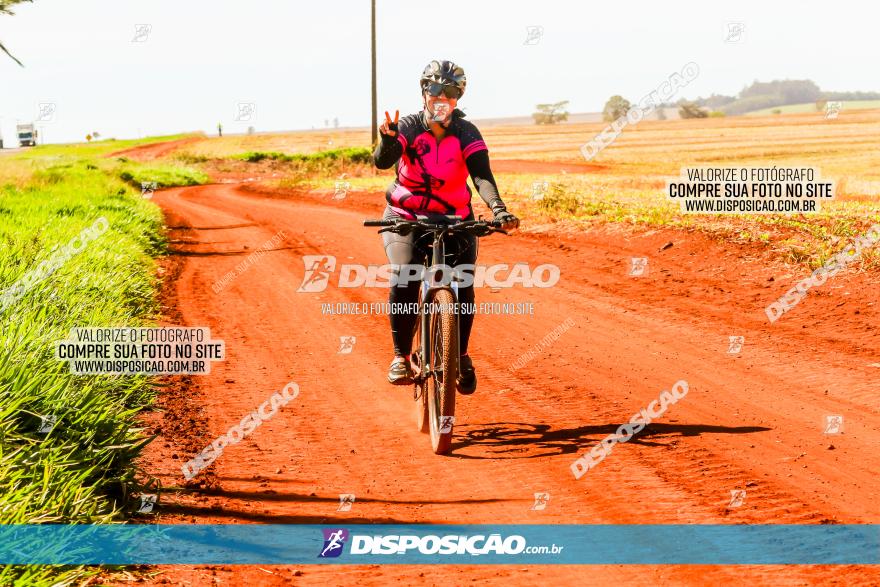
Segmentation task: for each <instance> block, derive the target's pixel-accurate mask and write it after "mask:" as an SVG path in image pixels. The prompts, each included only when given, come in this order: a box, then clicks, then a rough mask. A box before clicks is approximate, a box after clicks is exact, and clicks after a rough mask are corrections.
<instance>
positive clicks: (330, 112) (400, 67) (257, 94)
mask: <svg viewBox="0 0 880 587" xmlns="http://www.w3.org/2000/svg"><path fill="white" fill-rule="evenodd" d="M870 6H872V5H871V4H870V3H864V2H858V3H857V2H855V1H851V0H838V1H836V2H833V3H829V2H827V1H818V0H807V1H804V2H797V3H795V2H771V1H767V0H762V1H752V0H743V1H738V2H724V3H708V2H701V1H675V0H670V1H668V2H658V1H656V0H654V1H652V2H642V1H630V2H599V3H588V2H585V1H563V0H542V1H541V2H535V1H529V2H524V1H517V0H470V1H467V2H463V1H458V0H444V1H438V2H425V1H422V0H408V1H407V0H377V43H378V95H379V111H380V112H382V111H384V110H391V111H392V113H393V111H394V110H395V109H399V110H400V111H401V115H404V114H407V113H411V112H414V111H416V110H418V109H419V108H420V106H421V101H420V96H419V90H418V85H417V84H418V78H419V75H420V74H421V71H422V69H423V68H424V67H425V65H426V64H427V63H428V62H429V61H430V60H431V59H451V60H453V61H455V62H456V63H458V64H459V65H461V66H462V67H464V69H465V71H466V73H467V77H468V88H467V92H466V95H465V96H464V97H463V98H462V100H461V101H460V103H459V107H460V108H463V109H465V112H466V113H467V114H468V116H469V117H470V118H472V119H480V118H495V117H506V116H527V115H529V114H530V113H532V112H533V111H534V106H535V104H538V103H544V102H557V101H561V100H569V111H570V112H596V111H600V110H601V109H602V107H603V105H604V103H605V101H606V100H607V99H608V97H610V96H611V95H613V94H621V95H623V96H624V97H626V98H628V99H629V100H631V101H634V102H635V101H638V100H639V99H640V98H641V97H642V96H644V95H646V94H648V93H649V92H651V91H652V90H655V89H657V87H658V86H659V85H660V84H662V83H663V82H664V81H666V80H667V79H668V78H669V76H670V75H671V74H673V73H674V72H677V71H680V70H681V69H682V67H683V66H684V65H685V64H687V63H689V62H695V63H697V64H698V65H699V68H700V69H699V76H698V77H697V78H696V79H694V80H693V81H691V82H690V83H689V84H688V85H687V87H685V88H682V89H681V90H680V91H679V93H678V94H677V95H676V96H675V97H674V98H675V99H677V98H679V97H686V98H695V97H697V96H706V95H709V94H712V93H721V94H736V93H738V92H739V91H740V90H741V89H742V88H743V87H745V86H747V85H749V84H750V83H751V82H752V81H754V80H761V81H769V80H772V79H786V78H787V79H805V78H809V79H812V80H814V81H815V82H816V83H817V84H819V87H821V88H822V89H823V90H837V91H844V90H863V91H880V68H878V67H877V64H876V61H875V59H874V58H875V57H876V54H877V49H876V30H875V26H876V25H875V19H874V18H872V17H871V15H869V14H866V13H865V10H870ZM731 23H739V24H735V26H737V27H738V26H741V31H742V32H741V35H739V36H738V35H736V34H733V35H731V33H730V32H729V27H730V26H731ZM137 25H146V27H144V26H141V28H140V29H138V28H137ZM529 27H540V29H532V30H533V31H537V32H534V33H532V36H531V37H530V36H529V34H530V33H529ZM0 41H2V42H3V43H4V44H5V45H6V47H7V48H8V49H9V50H10V51H11V52H12V53H13V54H14V55H15V56H16V57H18V58H19V59H20V60H21V61H22V62H23V63H24V64H25V67H24V68H20V67H19V66H18V65H16V64H15V63H14V62H13V61H12V60H10V59H8V58H6V56H5V55H0V133H2V136H3V137H4V138H5V139H6V142H7V147H8V146H10V145H9V143H11V142H14V141H13V139H14V136H15V124H16V121H20V122H29V121H32V120H35V119H36V118H37V116H38V112H39V110H40V108H41V106H40V105H41V104H51V105H52V106H48V107H46V106H44V107H42V108H43V109H44V112H46V114H44V118H45V119H46V120H45V121H43V122H41V123H39V124H38V127H39V128H41V130H42V135H43V138H44V139H46V141H47V142H69V141H81V140H83V139H84V137H85V135H86V134H87V133H89V132H92V131H98V132H99V133H100V134H101V135H102V136H103V137H116V138H120V139H122V138H132V137H141V136H149V135H160V134H171V133H176V132H183V131H195V130H203V131H206V132H209V133H215V132H216V128H217V124H218V123H222V124H223V127H224V130H225V131H226V132H227V133H234V132H244V131H245V130H246V129H247V127H248V126H253V127H254V128H255V129H256V130H257V131H272V130H294V129H309V128H323V127H324V125H325V121H330V124H331V125H332V121H333V119H334V118H336V119H338V121H339V125H340V126H368V125H369V124H370V107H371V106H370V2H369V1H368V0H321V1H318V2H300V1H298V0H247V1H246V2H241V1H237V2H232V1H229V0H173V1H172V0H149V1H143V2H131V1H125V0H122V1H121V0H77V1H72V0H35V2H34V3H33V4H24V5H19V6H18V7H17V8H16V15H15V16H11V17H10V16H0ZM240 104H245V106H239V105H240ZM46 108H48V109H49V110H46ZM242 109H243V110H242ZM49 112H51V114H49ZM240 113H243V114H240ZM248 113H249V115H250V118H249V120H248V119H247V118H248ZM236 118H244V119H246V120H236Z"/></svg>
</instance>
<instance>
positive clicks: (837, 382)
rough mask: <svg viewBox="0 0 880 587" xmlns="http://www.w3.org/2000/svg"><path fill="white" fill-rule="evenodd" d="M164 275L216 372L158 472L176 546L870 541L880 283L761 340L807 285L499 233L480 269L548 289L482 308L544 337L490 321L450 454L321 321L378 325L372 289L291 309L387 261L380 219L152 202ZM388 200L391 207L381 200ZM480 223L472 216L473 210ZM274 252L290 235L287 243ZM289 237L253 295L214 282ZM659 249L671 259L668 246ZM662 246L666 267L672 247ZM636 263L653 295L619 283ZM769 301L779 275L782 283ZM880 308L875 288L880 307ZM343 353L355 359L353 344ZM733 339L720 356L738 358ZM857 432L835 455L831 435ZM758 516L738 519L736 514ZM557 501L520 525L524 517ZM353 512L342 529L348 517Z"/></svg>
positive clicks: (363, 348) (193, 578)
mask: <svg viewBox="0 0 880 587" xmlns="http://www.w3.org/2000/svg"><path fill="white" fill-rule="evenodd" d="M155 199H156V201H157V203H158V204H159V205H160V206H161V207H162V208H163V209H164V210H165V212H166V215H167V220H168V225H169V226H170V227H171V232H170V238H171V243H172V248H173V249H174V250H175V251H176V252H177V255H176V261H175V264H174V265H173V267H172V269H171V270H170V271H171V274H172V278H173V279H170V280H169V282H168V288H169V289H168V291H167V292H166V293H167V296H168V297H167V298H166V303H167V304H168V305H169V308H168V316H169V322H172V323H177V324H185V325H190V326H208V327H210V328H211V332H212V336H213V337H214V338H219V339H223V340H224V341H225V343H226V353H227V359H226V361H225V362H221V363H214V366H213V368H212V372H211V374H210V375H206V376H202V377H193V378H192V381H191V385H189V386H185V387H178V388H174V389H172V390H171V391H170V392H169V394H168V395H166V396H165V398H164V399H163V402H164V403H163V407H164V409H165V410H167V411H166V412H165V413H164V416H163V415H161V414H160V413H154V414H152V415H151V416H150V417H149V418H148V422H149V425H150V427H151V428H152V429H153V430H157V431H159V433H160V438H159V439H158V440H157V441H156V442H154V443H153V444H152V445H151V446H150V447H148V451H147V455H146V461H147V462H146V463H144V464H145V466H146V467H147V469H148V470H149V471H151V472H152V473H153V474H155V475H156V476H157V477H159V478H160V479H161V480H162V483H163V485H164V486H165V487H166V493H164V494H163V495H162V499H161V507H160V509H159V510H158V511H159V515H158V520H159V521H160V522H162V523H193V522H197V523H320V524H328V525H329V524H341V525H350V524H357V523H407V522H419V523H489V524H491V523H551V524H553V523H559V524H562V523H584V524H598V523H616V524H644V523H695V524H700V523H731V524H742V523H816V524H819V523H878V522H880V510H878V504H877V500H876V497H875V494H876V486H877V482H876V471H877V464H876V458H877V454H878V448H880V426H878V405H880V389H878V386H877V383H876V381H877V376H878V374H880V370H878V367H880V358H878V357H877V355H876V349H877V348H878V344H877V343H878V334H877V330H876V325H877V323H878V322H877V305H876V304H875V303H874V302H875V301H876V299H877V297H876V294H874V293H871V292H872V289H873V288H875V287H876V285H877V280H876V278H869V277H865V276H851V275H839V276H837V277H835V278H833V279H830V280H829V281H828V282H827V283H826V284H825V285H823V286H822V287H820V288H816V290H817V291H816V293H815V294H814V293H813V292H811V294H810V295H809V296H808V297H807V298H806V299H805V300H803V301H802V302H801V303H800V305H798V306H797V307H796V308H795V309H794V310H792V311H791V312H790V313H788V314H787V315H785V316H783V317H782V318H781V319H780V320H779V321H778V322H777V323H775V324H773V325H770V324H769V323H768V321H767V319H766V317H765V315H764V311H763V308H764V306H766V305H767V304H768V303H769V302H770V301H773V300H775V299H776V298H777V297H779V296H780V295H782V293H784V291H785V290H787V289H788V288H789V287H792V284H793V283H794V282H796V281H797V280H798V279H800V278H801V276H802V274H803V273H804V271H803V270H797V269H792V268H786V267H784V266H781V265H772V264H769V263H768V262H767V261H766V260H765V259H763V258H762V255H761V253H760V252H755V251H743V250H739V249H735V248H733V247H726V248H722V247H721V246H720V245H719V244H717V243H714V242H712V241H709V240H707V239H705V238H704V237H702V236H700V235H698V234H688V233H682V232H676V231H655V232H652V233H649V234H645V235H638V236H637V235H631V234H629V233H626V232H622V231H619V230H612V229H603V230H596V231H592V232H589V233H586V234H584V233H578V234H574V233H572V234H569V235H564V234H559V232H558V231H557V232H555V233H554V234H553V235H552V236H549V235H547V234H539V233H530V234H522V233H521V234H518V235H515V236H510V237H503V236H493V237H490V238H487V239H483V240H482V241H481V245H480V247H481V248H480V263H481V264H486V265H488V264H492V263H514V262H519V261H525V262H528V263H529V264H530V265H531V266H532V267H535V266H537V265H538V264H541V263H555V264H557V265H559V267H560V269H561V276H562V277H561V279H560V281H559V283H558V284H557V285H556V286H555V287H553V288H548V289H535V288H529V289H526V288H522V287H515V288H512V289H503V290H501V291H498V292H494V293H493V292H490V291H489V289H480V290H478V292H477V302H478V303H479V302H487V301H491V302H496V301H497V302H532V303H533V304H534V315H532V316H510V315H479V316H477V319H476V326H475V333H474V335H473V339H472V344H471V355H472V356H473V357H474V361H475V365H476V367H477V373H478V376H479V389H478V390H477V393H476V394H475V395H473V396H470V397H459V399H458V401H457V413H456V427H455V433H456V436H455V441H454V443H453V451H452V454H451V455H449V456H445V457H439V456H435V455H433V454H432V453H431V451H430V443H429V440H428V438H427V436H426V435H422V434H420V433H419V432H417V431H416V428H415V423H414V416H413V402H412V400H411V389H410V388H394V387H392V386H389V385H388V384H387V383H386V381H385V371H386V369H387V366H388V363H389V361H390V359H391V342H390V334H389V329H388V323H387V317H386V316H369V315H367V316H363V315H327V314H323V313H322V306H321V304H322V303H323V304H327V303H337V302H384V301H385V300H386V296H387V290H384V289H363V288H358V289H343V288H337V287H335V283H336V277H333V278H332V279H331V284H330V286H329V287H328V288H327V289H326V290H325V291H324V292H322V293H297V288H298V287H299V285H300V283H301V282H302V279H303V273H304V266H303V261H302V258H301V257H302V255H316V254H329V255H334V256H335V257H336V260H337V265H339V264H344V263H361V264H383V263H385V262H386V260H385V257H384V254H383V250H382V246H381V241H380V238H379V236H378V235H377V234H376V232H375V229H366V228H363V227H362V226H361V220H362V219H364V218H367V217H376V215H377V214H378V211H379V208H378V207H377V204H373V203H372V202H370V203H367V202H366V201H365V200H363V199H360V198H359V197H357V195H355V196H354V197H350V198H348V199H346V200H343V201H341V202H337V201H333V200H331V199H329V197H328V198H327V199H326V200H324V201H319V200H318V199H316V198H305V199H298V198H296V197H293V196H291V197H287V198H282V197H278V196H277V195H275V196H273V197H266V196H264V195H261V194H259V193H256V192H252V191H244V190H242V189H241V188H240V187H238V186H235V185H210V186H201V187H191V188H182V189H173V190H168V191H165V192H162V193H159V194H157V195H156V197H155ZM371 199H373V200H380V199H381V198H379V197H373V198H371ZM480 205H481V204H480ZM280 231H283V233H280ZM279 233H280V234H281V239H282V240H281V242H280V244H278V246H277V247H275V248H276V249H277V250H274V251H271V252H269V253H267V254H265V255H264V256H262V257H261V258H260V259H259V260H258V261H257V262H255V263H254V264H253V265H252V266H250V267H249V268H248V269H247V270H246V271H245V272H244V273H243V274H241V275H238V276H237V277H235V278H234V279H233V280H232V281H231V282H229V283H228V284H227V285H226V286H225V287H222V288H217V289H218V290H219V291H216V292H215V291H214V289H212V285H213V284H215V283H217V282H218V280H220V279H221V278H223V277H224V275H226V274H227V273H228V272H230V271H234V269H235V267H236V266H237V265H238V264H239V263H242V262H243V261H245V259H247V255H249V254H250V253H251V252H253V251H254V250H255V249H257V248H259V247H260V246H262V245H263V244H264V243H266V242H267V241H270V240H271V239H272V238H273V236H274V235H278V234H279ZM667 242H672V243H673V246H672V247H667V248H663V245H664V244H666V243H667ZM661 249H662V250H661ZM631 257H648V258H649V268H650V269H649V271H650V272H649V274H648V275H647V276H645V277H630V276H629V275H628V265H629V262H630V258H631ZM770 278H773V279H772V280H770ZM874 291H876V290H874ZM568 317H571V318H572V319H573V321H574V326H573V327H571V328H570V329H569V330H567V331H566V332H564V333H563V334H562V335H561V336H560V337H559V339H558V340H557V341H556V342H555V343H553V344H552V345H550V346H549V348H546V349H545V350H543V351H542V352H540V353H539V355H538V356H537V357H535V358H534V359H533V360H531V361H530V362H528V363H527V364H526V365H525V366H524V367H522V368H521V369H519V370H516V371H514V372H509V371H508V368H509V366H510V365H511V364H512V363H514V362H515V361H516V360H517V358H518V357H520V356H521V355H522V354H523V353H525V352H526V351H527V350H529V349H530V348H531V347H533V346H534V345H535V344H537V343H538V342H539V341H540V340H541V339H542V338H544V337H545V335H546V334H548V333H549V332H550V331H552V330H553V329H554V328H556V327H557V326H559V325H560V324H562V323H563V322H564V321H565V320H566V318H568ZM341 336H355V337H356V343H355V345H354V348H353V351H352V352H351V353H350V354H339V353H338V350H339V346H340V337H341ZM729 336H744V337H745V343H744V346H743V348H742V350H741V352H740V353H738V354H736V355H731V354H728V337H729ZM679 379H685V380H687V381H688V383H689V386H690V391H689V393H688V395H687V396H686V397H685V398H683V399H682V400H681V401H679V402H678V403H676V404H674V405H672V406H671V407H670V408H669V410H668V411H667V412H666V414H665V415H664V416H663V417H662V418H660V419H659V420H657V421H656V422H654V423H653V424H651V425H650V426H649V427H647V428H646V429H645V430H644V431H642V432H641V433H640V434H638V435H637V436H636V437H634V438H633V439H632V440H630V441H629V442H628V443H625V444H619V445H617V446H616V447H615V449H614V451H613V453H612V454H611V455H609V456H608V457H607V458H606V459H605V460H604V461H603V462H602V463H601V464H599V466H598V467H596V468H595V469H594V470H591V471H590V472H588V473H587V474H586V475H585V476H584V477H583V478H581V479H580V480H576V479H575V478H574V477H573V475H572V473H571V471H570V469H569V467H570V465H571V463H572V461H574V460H575V459H576V458H577V457H578V456H579V455H580V454H582V453H583V452H584V451H588V450H589V449H590V448H591V447H592V446H593V445H594V444H596V443H597V442H599V441H600V440H601V439H602V438H603V437H605V436H606V435H608V434H610V433H612V432H613V431H614V430H615V429H616V428H617V425H618V424H620V423H622V422H624V421H627V420H629V418H630V417H631V416H632V415H633V414H634V413H636V412H638V411H639V410H640V409H641V408H644V407H646V406H647V405H648V404H649V403H650V402H651V401H652V400H654V399H656V398H657V397H658V395H659V394H660V392H661V390H664V389H669V388H670V386H672V384H673V383H675V382H676V381H677V380H679ZM288 381H295V382H296V383H298V384H299V386H300V390H301V392H300V395H299V397H297V398H296V399H295V400H294V401H292V402H291V403H290V404H288V405H287V406H286V407H285V408H283V409H282V410H281V411H280V412H279V413H278V414H277V415H276V416H275V417H274V418H273V419H271V420H269V421H267V422H265V423H264V424H263V425H262V426H260V427H259V428H257V429H256V430H255V431H254V433H253V434H251V436H249V437H248V438H247V439H245V440H244V441H242V442H241V443H239V444H237V445H235V446H232V447H229V448H227V449H226V450H225V451H224V453H223V455H222V456H221V457H220V458H219V459H218V460H217V461H216V462H215V464H214V465H213V466H212V467H211V469H210V470H209V471H206V472H203V473H202V474H201V475H200V476H199V478H198V479H199V480H202V481H203V484H202V486H201V488H199V487H192V486H191V487H190V488H188V489H184V490H180V491H174V490H170V491H169V490H168V489H169V488H173V487H175V486H176V487H182V486H184V479H183V476H182V475H181V472H180V467H181V465H182V463H183V462H184V461H186V460H188V459H189V458H192V456H193V455H194V453H195V452H197V451H198V450H200V449H201V448H202V447H203V446H205V445H206V444H208V443H209V442H210V441H211V440H212V439H214V438H215V437H217V436H219V435H220V434H223V433H225V432H226V431H227V430H228V429H229V427H230V426H232V425H233V424H236V423H237V422H239V420H240V419H241V418H242V417H243V416H244V415H245V414H247V413H249V412H250V411H252V410H253V409H255V408H256V407H257V406H258V405H260V404H261V403H262V402H263V401H265V400H266V399H268V398H269V396H270V395H271V394H272V393H273V392H275V391H277V390H280V389H281V388H282V387H283V386H284V385H285V383H287V382H288ZM831 414H840V415H843V416H844V422H845V425H844V431H843V433H842V434H833V435H832V434H824V433H823V426H824V418H825V416H826V415H831ZM738 489H745V490H746V497H745V501H744V503H743V504H742V505H741V506H739V507H729V504H730V501H731V491H732V490H738ZM538 492H547V493H549V494H550V500H549V504H548V506H547V508H546V509H545V510H543V511H532V510H530V507H531V506H532V504H533V501H534V498H533V495H534V494H535V493H538ZM343 493H353V494H355V495H356V501H355V503H354V505H353V507H352V508H351V511H348V512H339V511H337V508H338V505H339V495H340V494H343ZM156 570H159V571H161V574H160V575H158V576H157V577H156V578H154V579H152V580H151V582H154V583H156V584H160V583H164V582H166V581H170V582H171V583H173V584H189V585H212V584H226V585H243V584H247V585H250V586H252V587H256V586H258V585H288V584H295V585H333V584H341V585H387V584H389V583H391V582H393V581H398V582H400V583H401V584H424V585H461V584H464V583H466V582H470V581H477V582H481V583H483V582H485V583H488V584H505V585H546V584H548V583H550V582H552V583H554V584H558V585H587V584H589V585H607V584H621V583H623V582H627V581H629V582H636V581H637V582H639V583H642V584H664V585H666V584H669V585H706V584H730V583H734V582H742V581H746V582H747V583H748V584H809V583H823V584H825V583H835V582H838V583H840V584H847V585H850V584H866V585H867V584H878V583H880V570H878V569H873V568H865V567H695V566H596V567H558V566H551V565H548V566H540V567H539V566H529V567H526V566H523V565H510V566H503V567H501V566H494V567H488V566H470V567H436V566H435V567H431V568H426V567H413V566H405V567H403V566H394V565H391V566H382V567H378V566H371V567H353V566H339V567H333V566H320V567H318V566H315V567H310V566H306V567H281V566H271V567H262V568H257V567H231V566H227V567H213V568H209V567H161V568H159V569H156Z"/></svg>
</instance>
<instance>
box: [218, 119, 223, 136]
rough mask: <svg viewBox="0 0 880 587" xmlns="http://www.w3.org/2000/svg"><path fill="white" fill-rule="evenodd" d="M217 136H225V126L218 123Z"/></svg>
mask: <svg viewBox="0 0 880 587" xmlns="http://www.w3.org/2000/svg"><path fill="white" fill-rule="evenodd" d="M217 134H218V135H220V136H221V137H222V136H223V124H221V123H219V122H218V123H217Z"/></svg>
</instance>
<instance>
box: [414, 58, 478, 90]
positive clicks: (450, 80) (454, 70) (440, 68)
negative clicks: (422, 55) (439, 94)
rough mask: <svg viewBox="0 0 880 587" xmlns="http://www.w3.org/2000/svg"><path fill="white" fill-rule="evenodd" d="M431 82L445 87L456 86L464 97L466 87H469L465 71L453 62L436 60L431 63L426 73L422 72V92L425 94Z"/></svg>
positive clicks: (420, 83)
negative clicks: (426, 87)
mask: <svg viewBox="0 0 880 587" xmlns="http://www.w3.org/2000/svg"><path fill="white" fill-rule="evenodd" d="M431 82H434V83H438V84H442V85H444V86H455V87H456V88H458V89H459V90H460V91H461V93H462V95H464V87H465V86H466V85H467V78H466V77H465V75H464V70H463V69H462V68H461V67H459V66H458V65H456V64H454V63H453V62H451V61H446V60H443V61H437V60H434V61H432V62H431V63H429V64H428V65H427V67H425V71H423V72H422V77H421V79H420V80H419V86H420V87H421V90H422V91H423V92H424V91H425V86H427V85H428V84H429V83H431Z"/></svg>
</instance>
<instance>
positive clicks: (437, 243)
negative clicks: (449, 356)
mask: <svg viewBox="0 0 880 587" xmlns="http://www.w3.org/2000/svg"><path fill="white" fill-rule="evenodd" d="M447 234H449V231H448V230H436V231H434V242H433V244H432V245H431V266H430V267H428V268H426V269H427V270H426V271H425V275H424V278H423V279H422V286H421V300H422V303H421V305H420V307H419V320H420V322H421V329H420V330H419V333H420V334H421V337H422V345H421V346H422V356H421V364H422V365H431V364H432V363H431V353H432V352H433V349H432V346H431V341H430V339H429V335H430V334H431V329H430V328H429V325H430V320H431V312H430V311H429V310H430V309H431V306H430V302H429V301H428V300H429V298H430V297H431V294H433V293H434V292H436V291H439V290H448V291H450V292H452V299H453V300H455V303H458V283H457V282H456V281H455V277H454V276H453V278H452V281H451V282H450V284H449V285H445V284H444V283H443V281H442V275H443V272H442V271H440V270H439V269H433V267H438V266H440V265H443V264H444V263H445V262H446V240H445V237H446V235H447ZM457 317H458V313H457V312H456V318H457ZM459 336H460V332H459V325H458V320H457V319H456V321H455V337H456V339H459ZM459 341H460V339H459ZM431 375H433V373H432V374H431ZM428 376H429V374H428V373H427V372H426V371H425V369H422V370H421V372H420V373H419V375H418V377H416V378H415V381H416V383H422V382H423V381H424V380H426V379H428Z"/></svg>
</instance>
